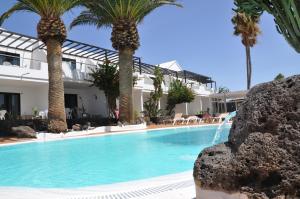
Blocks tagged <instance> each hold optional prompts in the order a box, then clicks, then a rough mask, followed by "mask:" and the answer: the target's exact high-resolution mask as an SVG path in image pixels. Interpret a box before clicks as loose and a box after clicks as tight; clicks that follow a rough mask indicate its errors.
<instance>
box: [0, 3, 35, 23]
mask: <svg viewBox="0 0 300 199" xmlns="http://www.w3.org/2000/svg"><path fill="white" fill-rule="evenodd" d="M20 11H29V12H35V11H34V10H33V9H31V8H30V7H28V6H27V5H25V4H23V3H21V2H18V3H16V4H15V5H13V6H12V7H11V8H10V9H9V10H7V11H6V12H4V13H3V14H2V15H1V16H0V26H1V25H2V24H3V22H4V21H5V20H6V19H8V18H9V17H10V16H11V15H12V14H14V13H16V12H20Z"/></svg>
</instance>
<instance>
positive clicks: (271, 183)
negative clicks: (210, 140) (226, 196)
mask: <svg viewBox="0 0 300 199" xmlns="http://www.w3.org/2000/svg"><path fill="white" fill-rule="evenodd" d="M194 178H195V182H196V184H198V185H199V186H200V187H201V188H202V189H206V190H214V191H224V192H227V193H233V192H240V193H246V194H247V195H248V197H249V198H300V75H296V76H293V77H290V78H287V79H284V80H282V81H273V82H269V83H264V84H261V85H258V86H255V87H254V88H252V89H251V90H250V91H249V93H248V94H247V98H246V100H245V102H244V103H243V105H242V107H240V109H239V110H238V113H237V116H236V118H235V119H234V122H233V124H232V128H231V130H230V135H229V140H228V142H226V143H224V144H220V145H217V146H213V147H211V148H208V149H206V150H204V151H203V152H202V153H200V155H199V157H198V159H197V160H196V162H195V166H194Z"/></svg>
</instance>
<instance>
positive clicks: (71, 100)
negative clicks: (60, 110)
mask: <svg viewBox="0 0 300 199" xmlns="http://www.w3.org/2000/svg"><path fill="white" fill-rule="evenodd" d="M65 107H66V108H70V109H74V108H77V107H78V103H77V95H76V94H65Z"/></svg>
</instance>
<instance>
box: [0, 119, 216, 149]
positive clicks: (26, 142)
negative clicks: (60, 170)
mask: <svg viewBox="0 0 300 199" xmlns="http://www.w3.org/2000/svg"><path fill="white" fill-rule="evenodd" d="M219 125H220V124H199V125H186V126H174V127H162V128H156V129H142V130H141V129H139V130H130V131H114V132H106V133H92V134H88V133H87V134H84V135H78V136H71V137H60V138H54V139H49V140H39V139H33V140H28V141H20V142H13V143H4V144H1V143H0V148H1V147H6V146H14V145H20V144H30V143H44V142H54V141H63V140H69V139H82V138H89V137H91V138H92V137H102V136H110V135H122V134H130V133H140V132H146V131H159V130H168V129H182V128H199V127H210V126H219Z"/></svg>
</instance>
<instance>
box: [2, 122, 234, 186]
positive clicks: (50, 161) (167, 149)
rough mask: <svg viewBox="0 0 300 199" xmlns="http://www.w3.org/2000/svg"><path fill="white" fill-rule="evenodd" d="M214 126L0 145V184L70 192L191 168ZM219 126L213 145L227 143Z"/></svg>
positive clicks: (207, 143)
mask: <svg viewBox="0 0 300 199" xmlns="http://www.w3.org/2000/svg"><path fill="white" fill-rule="evenodd" d="M216 128H217V127H200V128H182V129H172V130H171V129H169V130H158V131H147V132H144V133H132V134H121V135H108V136H101V137H89V138H80V139H71V140H64V141H54V142H46V143H29V144H21V145H14V146H6V147H0V186H13V187H36V188H75V187H86V186H95V185H103V184H111V183H117V182H126V181H131V180H138V179H145V178H150V177H156V176H161V175H167V174H174V173H179V172H184V171H188V170H192V169H193V164H194V161H195V159H196V158H197V156H198V154H199V152H200V151H202V150H203V149H204V148H206V147H209V146H211V145H212V141H213V139H214V134H215V132H216ZM228 133H229V127H228V128H225V129H224V131H223V132H222V133H221V136H220V138H219V140H218V141H217V142H224V141H226V140H227V139H228Z"/></svg>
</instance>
